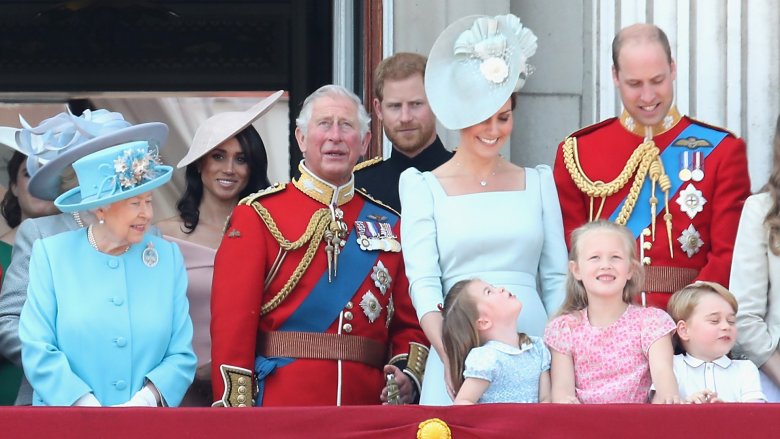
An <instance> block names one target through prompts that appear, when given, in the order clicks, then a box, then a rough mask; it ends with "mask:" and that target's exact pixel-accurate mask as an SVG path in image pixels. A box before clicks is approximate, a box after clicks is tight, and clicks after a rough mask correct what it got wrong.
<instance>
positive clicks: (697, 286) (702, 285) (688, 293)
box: [666, 281, 739, 354]
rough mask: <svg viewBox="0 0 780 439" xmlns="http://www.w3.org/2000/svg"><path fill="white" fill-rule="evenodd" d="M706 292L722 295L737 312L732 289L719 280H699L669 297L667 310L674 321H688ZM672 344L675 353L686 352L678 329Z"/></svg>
mask: <svg viewBox="0 0 780 439" xmlns="http://www.w3.org/2000/svg"><path fill="white" fill-rule="evenodd" d="M705 294H715V295H718V296H720V297H722V298H723V300H725V301H726V302H727V303H728V304H729V306H731V309H733V310H734V314H736V313H737V310H738V309H739V303H738V302H737V298H736V297H734V294H732V293H731V291H729V290H727V289H726V288H725V287H724V286H723V285H721V284H719V283H717V282H707V281H697V282H694V283H692V284H690V285H686V286H685V287H683V288H682V289H681V290H679V291H677V292H676V293H674V294H672V297H671V299H669V303H668V304H667V305H666V310H667V312H668V313H669V315H670V316H672V320H674V323H679V322H680V321H688V319H690V318H691V316H692V315H693V311H694V310H695V309H696V307H697V306H698V305H699V302H700V301H701V298H702V297H704V295H705ZM672 344H673V345H674V351H675V354H681V353H684V352H685V348H684V347H683V345H682V340H680V337H679V336H678V335H677V331H675V332H674V334H673V335H672Z"/></svg>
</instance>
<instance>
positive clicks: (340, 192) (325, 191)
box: [293, 160, 355, 206]
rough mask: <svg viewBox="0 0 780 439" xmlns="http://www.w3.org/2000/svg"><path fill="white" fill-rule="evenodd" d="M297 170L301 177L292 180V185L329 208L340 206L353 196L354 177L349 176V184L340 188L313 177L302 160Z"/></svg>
mask: <svg viewBox="0 0 780 439" xmlns="http://www.w3.org/2000/svg"><path fill="white" fill-rule="evenodd" d="M298 170H299V171H300V172H301V176H300V177H299V178H298V179H297V180H296V179H293V185H294V186H295V187H296V188H298V190H300V191H301V192H303V193H304V194H306V195H308V196H309V197H311V198H313V199H314V200H316V201H319V202H320V203H322V204H324V205H326V206H330V205H331V204H335V205H336V206H341V205H342V204H344V203H346V202H348V201H349V200H351V199H352V197H353V196H355V176H354V175H353V176H351V177H350V179H349V182H347V184H345V185H342V186H334V185H332V184H330V183H328V182H327V181H325V180H323V179H321V178H319V177H317V176H316V175H314V174H313V173H312V172H311V171H310V170H309V169H308V168H307V167H306V165H304V164H303V160H301V163H299V164H298Z"/></svg>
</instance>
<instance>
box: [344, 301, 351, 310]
mask: <svg viewBox="0 0 780 439" xmlns="http://www.w3.org/2000/svg"><path fill="white" fill-rule="evenodd" d="M344 308H346V309H352V302H347V306H345V307H344Z"/></svg>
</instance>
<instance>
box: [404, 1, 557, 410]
mask: <svg viewBox="0 0 780 439" xmlns="http://www.w3.org/2000/svg"><path fill="white" fill-rule="evenodd" d="M535 52H536V36H535V35H534V34H533V32H531V30H530V29H528V28H526V27H524V26H523V24H522V23H521V22H520V19H518V18H517V17H516V16H514V15H501V16H496V17H488V16H470V17H465V18H462V19H460V20H458V21H455V22H454V23H452V24H451V25H450V26H449V27H447V29H445V30H444V32H442V34H441V35H440V36H439V37H438V38H437V40H436V42H435V43H434V45H433V48H432V49H431V53H430V55H429V56H428V65H427V67H426V70H425V92H426V94H427V96H428V101H429V103H430V105H431V109H432V110H433V113H434V114H435V115H436V117H437V119H438V120H439V121H440V122H441V123H442V124H443V125H444V126H445V127H447V128H449V129H451V130H459V132H460V144H459V146H458V147H457V149H456V151H455V154H454V155H453V157H452V159H450V160H449V161H447V162H445V163H444V164H443V165H441V166H440V167H438V168H436V169H434V170H433V171H432V172H420V171H418V170H417V169H414V168H412V169H409V170H407V171H405V172H404V173H403V174H402V175H401V180H400V188H399V189H400V190H399V192H400V197H401V205H402V208H403V212H404V218H403V221H402V223H401V235H402V236H403V241H404V262H405V264H406V272H407V276H408V278H409V284H410V295H411V298H412V303H413V304H414V307H415V309H416V310H417V316H418V318H419V319H420V326H421V327H422V328H423V330H424V331H425V335H426V336H428V339H429V340H430V342H431V344H432V347H433V349H431V353H430V355H429V357H428V362H427V365H426V368H425V381H424V382H423V388H422V391H421V396H420V403H421V404H432V405H448V404H452V398H451V397H452V384H451V379H450V378H449V374H450V368H449V364H448V360H447V356H446V354H445V349H444V346H443V341H442V325H443V323H442V322H443V317H442V313H444V312H446V310H442V304H443V299H444V295H446V294H447V292H448V291H449V289H450V288H451V287H452V286H453V285H454V284H456V283H457V282H458V281H460V280H464V279H471V278H480V279H482V280H484V281H485V282H487V283H489V284H492V285H494V286H496V287H504V288H506V290H507V291H511V292H512V293H514V294H515V295H516V296H517V297H518V298H519V299H520V301H521V302H522V303H523V309H522V311H521V312H520V315H519V317H518V319H517V330H518V332H522V333H526V334H528V335H530V336H537V337H539V336H542V335H543V333H544V326H545V324H546V323H547V319H548V317H549V316H551V315H553V314H554V313H555V312H556V311H557V309H558V307H559V306H560V304H561V302H562V301H563V298H564V283H565V278H566V271H567V254H566V245H565V242H564V237H563V224H562V219H561V212H560V207H559V205H558V197H557V193H556V189H555V184H554V182H553V177H552V170H551V169H550V167H549V166H537V167H535V168H529V167H520V166H517V165H515V164H513V163H510V162H509V161H508V160H506V159H504V158H503V157H501V155H500V150H501V148H502V147H504V146H505V145H506V142H507V140H508V138H509V136H510V135H511V134H512V128H513V115H512V111H513V109H514V108H515V102H516V99H517V97H516V96H517V95H516V93H517V92H518V91H519V90H520V88H521V87H522V86H523V84H524V83H525V80H526V78H527V77H528V76H529V74H530V73H531V70H530V66H529V65H528V58H529V57H531V56H532V55H533V54H534V53H535ZM537 285H539V287H537ZM514 350H515V351H517V350H518V348H517V347H514ZM548 367H549V366H548Z"/></svg>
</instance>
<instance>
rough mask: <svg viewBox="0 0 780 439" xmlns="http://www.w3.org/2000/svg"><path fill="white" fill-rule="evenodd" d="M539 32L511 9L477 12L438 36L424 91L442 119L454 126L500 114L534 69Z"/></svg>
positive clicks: (450, 126)
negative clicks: (495, 13)
mask: <svg viewBox="0 0 780 439" xmlns="http://www.w3.org/2000/svg"><path fill="white" fill-rule="evenodd" d="M534 53H536V35H534V33H533V32H531V30H530V29H528V28H527V27H524V26H523V23H521V22H520V19H519V18H517V17H516V16H514V15H512V14H507V15H498V16H495V17H489V16H485V15H472V16H469V17H464V18H461V19H459V20H458V21H455V22H454V23H452V24H450V25H449V26H448V27H447V28H446V29H444V31H443V32H442V33H441V35H439V37H438V38H437V39H436V42H435V43H433V47H432V48H431V53H430V55H429V56H428V64H427V65H426V68H425V93H426V95H427V97H428V102H429V104H430V106H431V110H433V113H434V114H435V115H436V118H437V119H438V120H439V122H441V123H442V125H444V126H445V127H447V128H449V129H451V130H459V129H462V128H466V127H470V126H472V125H476V124H478V123H480V122H482V121H484V120H486V119H488V118H489V117H490V116H492V115H493V114H495V113H496V112H497V111H498V110H499V109H500V108H501V106H502V105H504V104H505V103H506V101H507V99H509V97H510V96H511V95H512V93H514V92H516V91H518V90H520V88H521V87H522V86H523V85H524V84H525V80H526V78H527V77H528V75H530V74H531V71H532V69H531V66H530V65H529V64H528V58H530V57H531V56H533V54H534Z"/></svg>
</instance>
